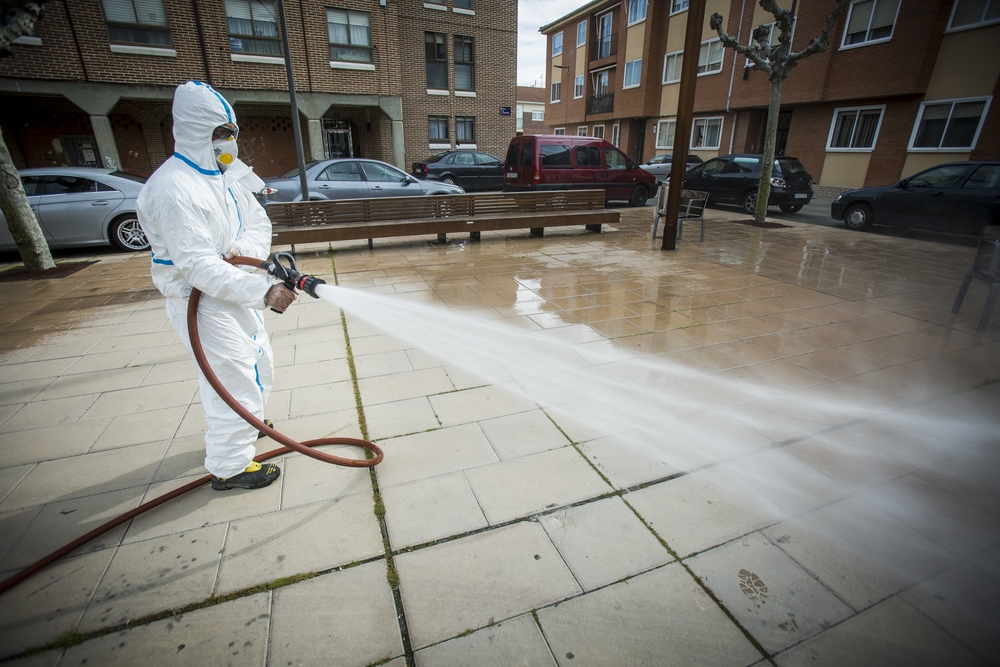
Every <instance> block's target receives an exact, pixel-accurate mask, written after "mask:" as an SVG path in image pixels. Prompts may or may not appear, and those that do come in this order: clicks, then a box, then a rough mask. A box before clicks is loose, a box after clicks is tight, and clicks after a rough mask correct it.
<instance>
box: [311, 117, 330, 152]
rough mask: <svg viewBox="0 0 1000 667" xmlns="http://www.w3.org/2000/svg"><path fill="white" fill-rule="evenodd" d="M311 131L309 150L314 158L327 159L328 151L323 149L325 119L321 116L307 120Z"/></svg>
mask: <svg viewBox="0 0 1000 667" xmlns="http://www.w3.org/2000/svg"><path fill="white" fill-rule="evenodd" d="M307 127H308V132H309V152H310V153H312V159H313V160H325V159H326V151H325V150H323V121H322V120H320V119H319V118H309V119H308V120H307Z"/></svg>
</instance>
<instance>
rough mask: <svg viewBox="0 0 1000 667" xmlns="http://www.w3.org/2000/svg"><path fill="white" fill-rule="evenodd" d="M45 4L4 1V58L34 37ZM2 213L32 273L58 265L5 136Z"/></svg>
mask: <svg viewBox="0 0 1000 667" xmlns="http://www.w3.org/2000/svg"><path fill="white" fill-rule="evenodd" d="M43 3H44V0H42V1H41V2H25V1H24V0H20V1H17V0H0V14H2V15H3V16H4V18H5V24H4V25H3V27H2V28H0V58H3V57H7V56H10V55H13V51H12V50H11V44H12V43H13V41H14V40H15V39H17V38H18V37H21V36H23V35H30V34H32V32H33V31H34V27H35V23H36V22H37V21H38V19H39V18H41V16H42V4H43ZM0 211H2V212H3V217H4V218H6V219H7V228H8V229H10V234H11V236H13V237H14V243H16V244H17V250H18V252H20V253H21V261H22V262H24V267H25V268H26V269H28V270H29V271H44V270H46V269H51V268H53V267H54V266H55V265H56V263H55V262H54V261H52V253H51V252H49V245H48V243H46V242H45V235H44V234H42V228H41V227H39V226H38V219H37V218H35V214H34V212H33V211H32V210H31V206H30V205H29V204H28V198H27V196H25V194H24V187H23V186H22V185H21V175H20V174H18V173H17V167H15V166H14V162H13V161H12V160H11V159H10V152H9V151H8V150H7V143H6V142H5V141H4V139H3V133H0Z"/></svg>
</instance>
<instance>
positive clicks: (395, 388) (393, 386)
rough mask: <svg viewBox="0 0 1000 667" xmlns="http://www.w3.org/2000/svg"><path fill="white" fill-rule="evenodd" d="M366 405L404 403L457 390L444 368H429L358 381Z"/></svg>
mask: <svg viewBox="0 0 1000 667" xmlns="http://www.w3.org/2000/svg"><path fill="white" fill-rule="evenodd" d="M358 389H359V390H360V391H361V398H362V400H363V401H364V403H365V405H366V406H368V405H376V404H378V403H391V402H394V401H404V400H407V399H411V398H418V397H421V396H430V395H433V394H440V393H443V392H450V391H453V390H454V389H455V386H454V385H453V384H452V382H451V380H450V379H449V377H448V374H447V373H445V371H444V369H442V368H428V369H425V370H419V371H410V372H408V373H394V374H392V375H380V376H378V377H372V378H365V379H360V380H358Z"/></svg>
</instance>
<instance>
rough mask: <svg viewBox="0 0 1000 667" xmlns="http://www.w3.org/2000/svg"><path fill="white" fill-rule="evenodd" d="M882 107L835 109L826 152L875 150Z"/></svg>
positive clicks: (883, 108)
mask: <svg viewBox="0 0 1000 667" xmlns="http://www.w3.org/2000/svg"><path fill="white" fill-rule="evenodd" d="M883 111H885V107H884V106H879V107H858V108H855V109H835V110H834V112H833V122H832V123H831V124H830V136H829V138H828V139H827V142H826V150H828V151H871V150H872V149H873V148H875V139H876V138H877V137H878V128H879V124H880V123H881V121H882V112H883Z"/></svg>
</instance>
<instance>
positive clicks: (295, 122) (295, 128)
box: [278, 0, 704, 201]
mask: <svg viewBox="0 0 1000 667" xmlns="http://www.w3.org/2000/svg"><path fill="white" fill-rule="evenodd" d="M701 2H704V0H701ZM278 20H279V21H281V45H282V48H284V49H285V72H286V73H287V75H288V99H289V103H290V104H291V105H292V133H293V134H294V135H295V157H297V158H298V160H299V185H300V187H301V188H302V201H309V183H308V181H307V180H306V158H305V153H304V152H303V150H302V128H301V127H300V126H299V105H298V102H297V101H296V100H295V75H294V74H293V73H292V50H291V49H290V48H289V47H288V22H287V21H286V20H285V0H278Z"/></svg>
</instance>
